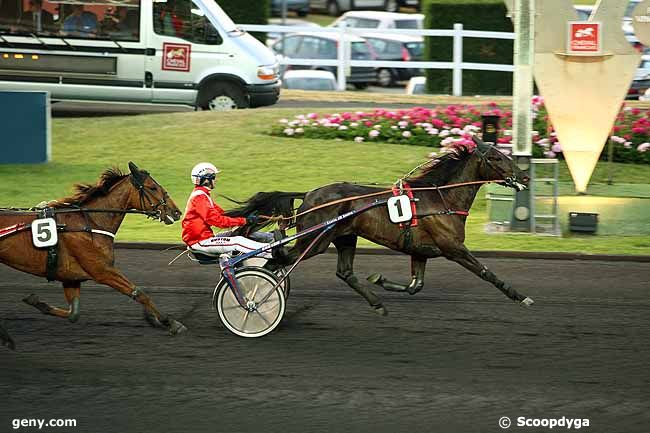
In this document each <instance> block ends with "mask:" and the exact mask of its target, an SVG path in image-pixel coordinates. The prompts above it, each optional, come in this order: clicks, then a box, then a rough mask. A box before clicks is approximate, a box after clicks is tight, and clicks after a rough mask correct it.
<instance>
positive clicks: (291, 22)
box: [266, 18, 320, 46]
mask: <svg viewBox="0 0 650 433" xmlns="http://www.w3.org/2000/svg"><path fill="white" fill-rule="evenodd" d="M269 24H270V25H274V26H291V27H314V28H318V27H320V26H319V25H318V24H316V23H314V22H311V21H307V20H301V19H298V18H287V19H286V20H285V21H284V23H282V18H271V19H270V20H269ZM284 34H285V35H288V34H289V33H284ZM281 37H282V33H279V32H268V33H267V34H266V45H268V46H271V45H273V43H274V42H275V41H277V40H278V39H280V38H281Z"/></svg>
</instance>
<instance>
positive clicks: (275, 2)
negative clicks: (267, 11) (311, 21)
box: [271, 0, 309, 17]
mask: <svg viewBox="0 0 650 433" xmlns="http://www.w3.org/2000/svg"><path fill="white" fill-rule="evenodd" d="M283 1H286V2H287V12H295V13H296V14H297V15H298V16H299V17H306V16H307V14H308V13H309V0H271V15H272V16H280V15H282V2H283Z"/></svg>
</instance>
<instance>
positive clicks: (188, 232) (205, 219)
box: [182, 162, 273, 259]
mask: <svg viewBox="0 0 650 433" xmlns="http://www.w3.org/2000/svg"><path fill="white" fill-rule="evenodd" d="M218 173H219V170H218V169H217V168H216V167H215V166H214V165H212V164H210V163H209V162H202V163H199V164H197V165H195V166H194V168H193V169H192V175H191V179H192V183H193V184H194V185H196V186H195V187H194V191H192V194H190V198H189V199H188V200H187V208H186V209H185V217H184V218H183V223H182V226H183V230H182V238H183V242H185V243H186V244H187V245H188V246H189V247H190V248H191V249H192V250H194V251H198V252H202V253H205V254H212V255H218V254H223V253H231V252H234V251H237V252H241V253H247V252H249V251H253V250H256V249H258V248H262V247H264V246H266V245H268V244H267V243H261V242H256V241H254V240H251V239H248V238H245V237H243V236H231V232H222V233H219V234H217V235H216V236H215V235H214V233H213V232H212V229H211V226H215V227H218V228H229V227H236V226H243V225H244V224H246V223H249V224H254V223H255V222H257V216H255V215H249V216H248V217H247V218H243V217H238V218H232V217H229V216H226V215H224V211H223V209H221V208H220V207H219V206H218V205H217V204H216V203H214V202H213V201H212V197H210V191H211V190H213V189H214V184H215V181H216V177H217V174H218ZM255 235H257V236H258V237H263V238H264V240H265V241H267V242H271V241H273V234H271V233H261V232H259V233H255ZM260 257H264V258H266V259H270V258H272V257H273V255H272V252H271V251H270V250H269V251H265V252H263V253H261V254H260Z"/></svg>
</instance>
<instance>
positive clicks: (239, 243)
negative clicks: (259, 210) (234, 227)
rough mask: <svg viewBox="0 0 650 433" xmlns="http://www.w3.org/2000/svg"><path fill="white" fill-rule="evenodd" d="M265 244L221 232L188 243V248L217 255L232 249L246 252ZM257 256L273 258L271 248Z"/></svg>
mask: <svg viewBox="0 0 650 433" xmlns="http://www.w3.org/2000/svg"><path fill="white" fill-rule="evenodd" d="M266 245H268V244H265V243H262V242H256V241H254V240H251V239H248V238H245V237H244V236H223V234H221V235H217V236H213V237H211V238H209V239H204V240H202V241H200V242H197V243H195V244H194V245H190V248H191V249H193V250H195V251H199V252H202V253H206V254H212V255H218V254H223V253H231V252H234V251H237V252H240V253H248V252H250V251H253V250H256V249H258V248H262V247H265V246H266ZM259 257H264V258H266V259H270V258H273V255H272V254H271V250H268V251H265V252H263V253H260V254H259Z"/></svg>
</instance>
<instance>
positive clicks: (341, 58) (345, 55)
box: [336, 20, 350, 91]
mask: <svg viewBox="0 0 650 433" xmlns="http://www.w3.org/2000/svg"><path fill="white" fill-rule="evenodd" d="M346 28H347V24H346V22H345V20H342V21H341V22H340V23H339V30H340V32H339V43H338V46H337V50H336V53H337V57H338V63H339V64H338V66H337V67H336V80H337V90H339V91H345V89H346V88H347V83H346V80H345V77H346V75H347V69H348V68H347V67H346V66H347V65H349V63H350V60H349V58H350V55H349V50H348V44H346V42H345V41H346V40H347V38H346V35H347V31H346V30H347V29H346Z"/></svg>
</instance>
